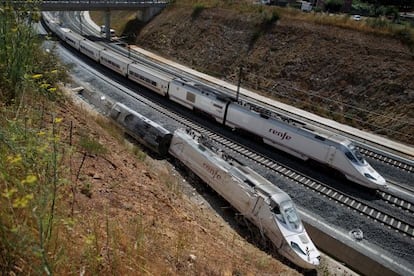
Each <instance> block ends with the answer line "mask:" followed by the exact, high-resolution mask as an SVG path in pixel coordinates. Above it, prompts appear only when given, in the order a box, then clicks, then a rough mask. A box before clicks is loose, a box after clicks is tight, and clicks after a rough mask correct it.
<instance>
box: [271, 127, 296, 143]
mask: <svg viewBox="0 0 414 276" xmlns="http://www.w3.org/2000/svg"><path fill="white" fill-rule="evenodd" d="M269 132H270V133H272V134H274V135H276V136H278V137H279V138H280V140H282V141H283V140H290V139H292V137H291V136H289V135H288V134H287V132H282V131H278V130H277V129H273V128H269Z"/></svg>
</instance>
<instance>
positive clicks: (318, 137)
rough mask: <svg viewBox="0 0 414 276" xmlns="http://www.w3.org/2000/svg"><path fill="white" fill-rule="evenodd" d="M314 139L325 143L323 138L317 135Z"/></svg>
mask: <svg viewBox="0 0 414 276" xmlns="http://www.w3.org/2000/svg"><path fill="white" fill-rule="evenodd" d="M315 138H316V139H319V140H321V141H325V140H326V139H325V138H324V137H322V136H319V135H315Z"/></svg>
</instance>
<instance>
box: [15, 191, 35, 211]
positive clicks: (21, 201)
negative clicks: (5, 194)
mask: <svg viewBox="0 0 414 276" xmlns="http://www.w3.org/2000/svg"><path fill="white" fill-rule="evenodd" d="M32 199H33V194H28V195H25V196H24V197H21V198H16V199H15V200H14V201H13V207H14V208H24V207H26V206H27V204H29V201H30V200H32Z"/></svg>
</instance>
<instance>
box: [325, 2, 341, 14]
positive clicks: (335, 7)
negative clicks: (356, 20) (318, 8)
mask: <svg viewBox="0 0 414 276" xmlns="http://www.w3.org/2000/svg"><path fill="white" fill-rule="evenodd" d="M343 5H344V1H343V0H328V1H326V2H325V10H326V11H327V12H339V11H340V10H341V8H342V6H343Z"/></svg>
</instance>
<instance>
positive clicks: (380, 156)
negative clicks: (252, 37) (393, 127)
mask: <svg viewBox="0 0 414 276" xmlns="http://www.w3.org/2000/svg"><path fill="white" fill-rule="evenodd" d="M72 27H73V28H75V29H78V27H77V24H76V23H73V24H72ZM78 31H79V29H78ZM88 32H89V34H91V35H97V34H96V30H94V29H93V28H91V27H89V26H88ZM105 45H106V46H107V47H109V48H111V49H112V50H113V51H116V52H118V53H120V54H121V55H124V56H129V57H130V58H134V59H137V60H138V61H139V62H140V63H143V64H146V65H148V66H151V67H155V68H157V69H158V70H162V71H165V72H167V73H169V74H172V75H175V76H180V77H186V78H189V79H194V78H195V79H196V80H197V81H200V82H203V83H205V81H203V80H199V79H198V77H196V76H193V75H191V74H189V73H187V72H185V71H182V70H178V69H176V68H173V67H172V66H170V65H168V64H160V62H159V61H157V60H152V59H149V58H148V57H143V56H142V55H141V54H140V53H137V52H134V51H130V50H127V49H124V48H122V47H120V46H117V45H112V44H111V43H109V44H108V43H105ZM208 86H209V87H213V88H215V89H220V90H223V89H224V92H225V93H226V94H227V95H228V96H231V97H234V96H235V93H234V91H230V90H228V89H226V88H223V87H221V86H218V85H216V84H214V83H209V84H208ZM242 97H243V98H245V100H244V101H245V102H249V103H252V104H254V105H256V106H262V105H265V106H266V107H267V108H268V109H269V110H274V109H275V110H274V111H275V112H277V113H278V114H280V115H281V116H287V117H293V119H297V120H303V121H306V118H302V117H300V116H298V115H295V114H292V113H289V114H287V113H286V112H285V111H283V110H281V109H278V108H275V107H272V106H267V104H266V103H262V102H257V101H256V100H255V99H252V98H250V97H248V96H246V95H244V96H242ZM314 123H315V122H313V121H311V122H310V124H314ZM318 126H319V127H322V128H325V129H329V130H330V131H333V130H332V129H331V128H329V127H327V126H325V125H320V124H318ZM334 132H336V131H334ZM350 139H352V140H354V139H353V138H352V137H350ZM358 149H359V150H360V152H361V154H363V155H364V156H365V157H369V158H372V159H375V160H379V161H381V162H383V163H385V164H387V165H390V166H393V167H395V168H397V169H400V170H402V171H406V172H408V173H414V162H413V161H411V160H408V159H403V158H399V157H398V156H395V157H394V156H393V155H391V154H388V153H379V152H378V151H376V150H373V149H371V148H370V147H369V146H367V145H364V144H363V143H358Z"/></svg>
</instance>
